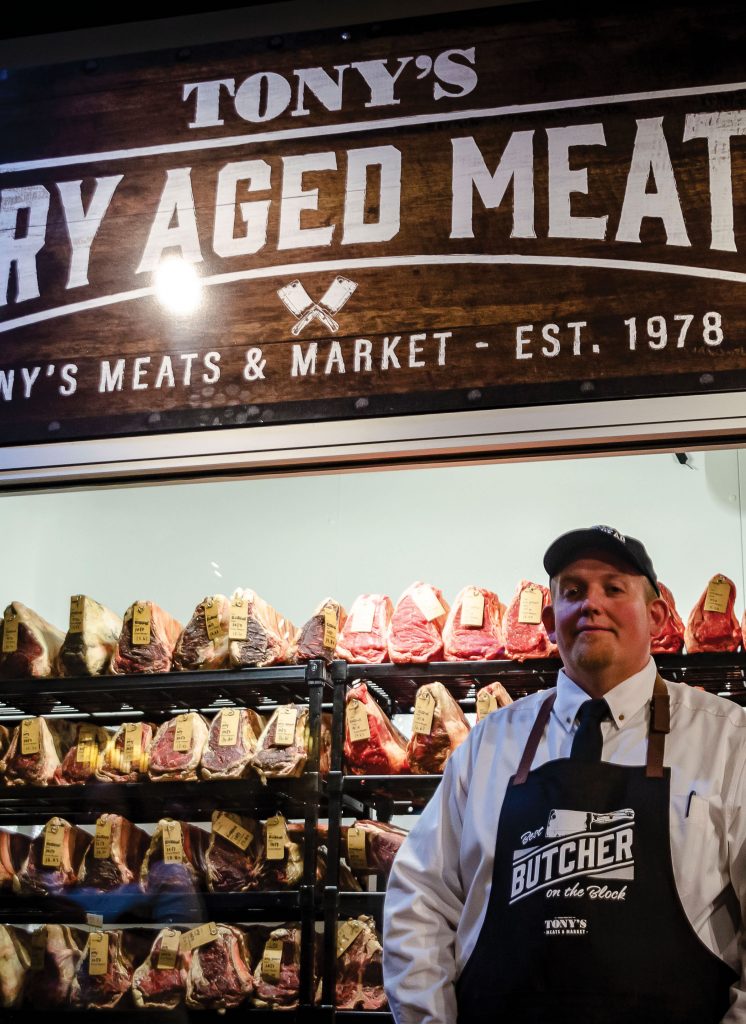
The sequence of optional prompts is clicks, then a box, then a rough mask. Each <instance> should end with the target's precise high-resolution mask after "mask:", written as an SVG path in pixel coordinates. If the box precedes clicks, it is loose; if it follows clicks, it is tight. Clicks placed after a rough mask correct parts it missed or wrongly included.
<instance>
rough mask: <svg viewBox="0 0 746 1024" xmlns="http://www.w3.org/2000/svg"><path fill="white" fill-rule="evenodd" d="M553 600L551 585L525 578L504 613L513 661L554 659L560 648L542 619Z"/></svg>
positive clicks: (506, 634)
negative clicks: (551, 638)
mask: <svg viewBox="0 0 746 1024" xmlns="http://www.w3.org/2000/svg"><path fill="white" fill-rule="evenodd" d="M551 603H552V598H551V595H550V593H549V588H548V587H544V586H542V585H541V583H532V582H531V581H530V580H521V582H520V583H519V584H518V589H517V590H516V592H515V594H514V596H513V599H512V601H511V602H510V604H509V605H508V607H507V608H506V609H505V615H504V616H503V636H504V637H505V653H506V654H507V656H508V657H509V658H512V659H513V661H526V660H527V659H529V658H553V657H555V656H556V654H557V648H556V646H555V645H554V644H553V643H552V641H551V640H550V639H549V636H548V635H547V631H546V630H545V629H544V626H543V624H542V621H541V613H542V611H543V609H544V608H546V607H547V606H548V605H550V604H551Z"/></svg>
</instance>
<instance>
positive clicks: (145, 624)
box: [132, 604, 150, 647]
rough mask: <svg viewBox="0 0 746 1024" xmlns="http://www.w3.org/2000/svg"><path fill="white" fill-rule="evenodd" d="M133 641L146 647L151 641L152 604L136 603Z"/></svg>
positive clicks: (138, 645)
mask: <svg viewBox="0 0 746 1024" xmlns="http://www.w3.org/2000/svg"><path fill="white" fill-rule="evenodd" d="M132 643H133V644H134V645H135V647H144V646H145V645H146V644H149V643H150V605H149V604H135V605H133V607H132Z"/></svg>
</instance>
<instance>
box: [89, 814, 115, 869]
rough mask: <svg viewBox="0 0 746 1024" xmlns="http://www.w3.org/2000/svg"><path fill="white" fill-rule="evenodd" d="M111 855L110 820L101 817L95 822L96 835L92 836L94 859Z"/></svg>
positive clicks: (101, 858) (103, 858)
mask: <svg viewBox="0 0 746 1024" xmlns="http://www.w3.org/2000/svg"><path fill="white" fill-rule="evenodd" d="M110 855H111V820H110V819H107V818H104V817H101V818H99V819H98V821H97V822H96V835H95V836H94V837H93V856H94V859H95V860H106V859H107V857H109V856H110Z"/></svg>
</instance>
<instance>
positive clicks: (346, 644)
mask: <svg viewBox="0 0 746 1024" xmlns="http://www.w3.org/2000/svg"><path fill="white" fill-rule="evenodd" d="M393 614H394V606H393V604H392V603H391V598H390V597H387V596H386V594H361V595H360V596H359V597H356V598H355V601H354V602H353V605H352V608H351V609H350V614H349V615H348V616H347V619H346V620H345V624H344V626H343V628H342V631H341V632H340V634H339V636H338V637H337V657H338V658H342V660H343V661H348V662H350V664H352V665H378V664H380V663H381V662H383V661H388V660H389V647H388V639H387V637H388V632H389V624H390V622H391V616H392V615H393Z"/></svg>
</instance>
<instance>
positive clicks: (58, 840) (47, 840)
mask: <svg viewBox="0 0 746 1024" xmlns="http://www.w3.org/2000/svg"><path fill="white" fill-rule="evenodd" d="M64 839H65V831H64V829H63V827H62V824H61V823H60V819H59V818H51V819H50V820H49V821H48V822H47V823H46V825H45V826H44V848H43V850H42V854H41V863H42V867H45V868H58V867H59V866H60V864H61V863H62V844H63V842H64Z"/></svg>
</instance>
